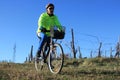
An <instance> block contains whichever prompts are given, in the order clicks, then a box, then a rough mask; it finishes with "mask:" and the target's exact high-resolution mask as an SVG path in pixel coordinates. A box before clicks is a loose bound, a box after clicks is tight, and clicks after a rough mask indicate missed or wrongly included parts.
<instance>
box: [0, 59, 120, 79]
mask: <svg viewBox="0 0 120 80" xmlns="http://www.w3.org/2000/svg"><path fill="white" fill-rule="evenodd" d="M0 80H120V59H108V58H94V59H79V60H73V59H68V60H65V63H64V67H63V69H62V71H61V73H60V74H57V75H54V74H52V73H51V72H50V71H49V70H48V68H47V65H45V67H44V69H43V70H42V71H41V72H36V70H35V67H34V64H33V63H29V64H28V63H27V64H25V63H24V64H14V63H0Z"/></svg>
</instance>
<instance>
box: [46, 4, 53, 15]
mask: <svg viewBox="0 0 120 80" xmlns="http://www.w3.org/2000/svg"><path fill="white" fill-rule="evenodd" d="M47 13H48V14H50V15H52V14H53V13H54V7H53V6H49V7H48V8H47Z"/></svg>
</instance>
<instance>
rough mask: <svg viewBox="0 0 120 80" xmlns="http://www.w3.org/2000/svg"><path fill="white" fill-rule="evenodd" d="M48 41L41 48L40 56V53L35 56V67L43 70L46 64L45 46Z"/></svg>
mask: <svg viewBox="0 0 120 80" xmlns="http://www.w3.org/2000/svg"><path fill="white" fill-rule="evenodd" d="M46 44H47V43H45V44H44V45H43V48H42V50H41V53H40V56H39V57H38V54H36V57H35V68H36V70H37V71H41V70H42V69H43V64H44V52H45V46H46Z"/></svg>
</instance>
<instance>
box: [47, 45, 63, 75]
mask: <svg viewBox="0 0 120 80" xmlns="http://www.w3.org/2000/svg"><path fill="white" fill-rule="evenodd" d="M63 62H64V52H63V49H62V46H61V45H60V44H58V43H55V44H54V45H53V46H52V48H51V49H50V52H49V56H48V66H49V69H50V71H51V72H52V73H54V74H57V73H59V72H60V71H61V69H62V67H63Z"/></svg>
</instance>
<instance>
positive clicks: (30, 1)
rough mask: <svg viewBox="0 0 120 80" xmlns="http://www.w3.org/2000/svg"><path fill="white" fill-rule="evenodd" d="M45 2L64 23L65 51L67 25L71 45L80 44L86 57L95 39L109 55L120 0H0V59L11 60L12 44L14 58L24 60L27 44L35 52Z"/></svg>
mask: <svg viewBox="0 0 120 80" xmlns="http://www.w3.org/2000/svg"><path fill="white" fill-rule="evenodd" d="M49 2H51V3H54V5H55V14H56V15H57V16H58V18H59V20H60V22H61V24H62V25H63V26H65V27H66V36H65V39H64V40H63V41H62V43H63V44H62V45H63V48H64V52H65V53H70V52H71V50H70V49H69V47H70V41H71V28H73V30H74V37H75V47H76V48H77V47H78V46H80V48H81V52H82V56H83V57H85V56H87V57H89V56H90V52H91V51H93V55H94V56H96V55H97V49H98V47H99V42H102V43H103V45H102V51H103V54H102V55H104V51H105V50H106V51H107V53H106V54H107V55H108V56H109V50H110V47H112V48H113V49H114V50H115V46H116V43H117V42H118V39H119V36H120V32H119V31H120V10H119V9H120V5H119V4H120V0H76V1H74V0H69V1H68V0H67V1H65V0H59V1H58V0H0V61H2V60H7V61H9V60H10V61H13V52H14V50H13V47H14V44H16V54H15V62H20V63H21V62H24V61H25V58H26V57H27V56H28V54H29V53H30V48H31V45H33V46H34V48H33V55H35V53H36V50H37V48H38V45H39V44H38V43H39V40H38V38H37V36H36V30H37V22H38V18H39V15H40V14H41V13H42V12H45V11H46V10H45V5H46V4H47V3H49ZM114 53H115V52H113V54H114ZM77 55H79V54H77ZM71 56H72V54H71Z"/></svg>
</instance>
